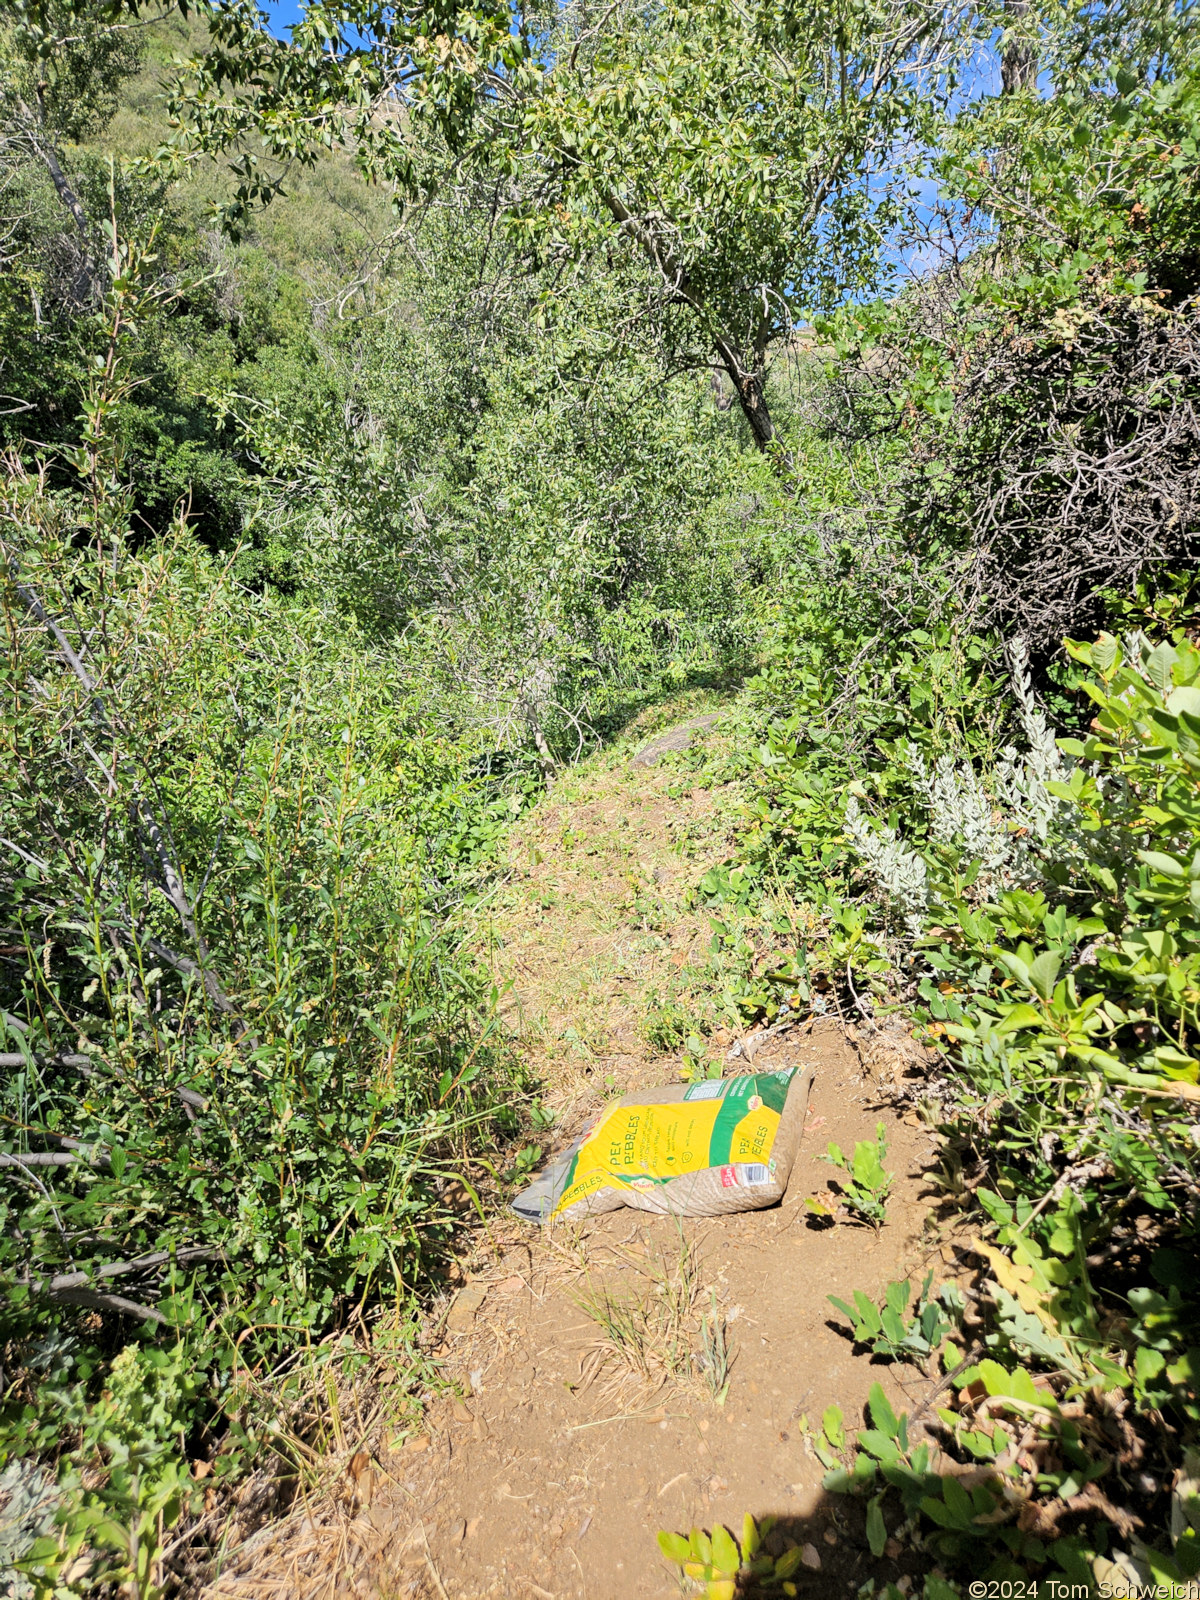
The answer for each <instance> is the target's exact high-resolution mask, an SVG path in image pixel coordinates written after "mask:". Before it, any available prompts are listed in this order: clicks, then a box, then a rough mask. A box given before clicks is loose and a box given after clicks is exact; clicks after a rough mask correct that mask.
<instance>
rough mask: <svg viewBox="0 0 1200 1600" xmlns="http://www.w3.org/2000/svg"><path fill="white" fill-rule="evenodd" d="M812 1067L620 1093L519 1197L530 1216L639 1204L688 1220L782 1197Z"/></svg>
mask: <svg viewBox="0 0 1200 1600" xmlns="http://www.w3.org/2000/svg"><path fill="white" fill-rule="evenodd" d="M811 1083H812V1073H811V1071H810V1070H805V1071H801V1070H800V1069H798V1068H796V1067H787V1068H785V1069H783V1070H782V1071H778V1072H757V1073H753V1074H750V1075H748V1076H746V1077H740V1078H719V1079H707V1080H705V1081H703V1082H701V1083H692V1084H687V1085H683V1084H679V1085H672V1086H669V1087H664V1088H661V1089H642V1090H639V1091H637V1092H635V1093H633V1094H627V1095H623V1096H622V1098H621V1099H620V1100H618V1101H616V1102H615V1103H614V1104H613V1105H611V1106H606V1107H605V1109H604V1110H603V1111H602V1112H601V1113H600V1115H599V1116H598V1117H596V1118H594V1119H593V1121H592V1122H591V1123H590V1124H589V1126H588V1127H587V1128H586V1129H585V1130H584V1132H583V1133H582V1134H581V1135H580V1137H579V1138H578V1139H577V1140H576V1141H575V1143H574V1144H573V1145H571V1146H570V1148H569V1149H568V1150H566V1151H564V1153H563V1154H562V1155H561V1156H560V1157H559V1158H558V1160H557V1161H555V1162H554V1163H552V1165H551V1166H549V1167H547V1168H546V1170H545V1171H544V1172H542V1173H541V1174H540V1175H539V1176H538V1177H537V1178H535V1179H534V1181H533V1183H531V1184H530V1186H529V1187H528V1188H527V1189H525V1190H524V1191H523V1192H522V1193H521V1194H520V1195H518V1196H517V1198H516V1200H514V1201H513V1210H514V1211H515V1212H516V1213H517V1215H518V1216H520V1217H524V1218H525V1219H526V1220H527V1221H530V1222H549V1221H550V1220H552V1219H557V1218H564V1217H565V1218H577V1217H586V1216H593V1215H595V1214H596V1213H597V1212H600V1211H615V1210H617V1209H618V1207H620V1206H633V1207H635V1208H636V1209H637V1210H639V1211H657V1212H671V1213H674V1214H675V1215H678V1216H684V1217H718V1216H722V1215H723V1214H725V1213H726V1212H730V1211H756V1210H759V1209H761V1208H762V1207H763V1206H770V1205H774V1204H775V1202H776V1201H777V1200H781V1199H782V1198H783V1193H784V1190H785V1189H786V1188H787V1183H788V1177H789V1176H790V1174H791V1170H792V1162H793V1161H794V1160H795V1156H796V1150H797V1148H798V1147H799V1144H800V1136H801V1133H802V1131H803V1127H804V1112H805V1108H806V1107H807V1104H808V1091H809V1088H810V1086H811Z"/></svg>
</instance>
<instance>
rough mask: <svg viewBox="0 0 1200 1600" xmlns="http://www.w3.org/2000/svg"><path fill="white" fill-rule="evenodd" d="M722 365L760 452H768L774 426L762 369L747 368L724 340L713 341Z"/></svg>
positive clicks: (772, 441)
mask: <svg viewBox="0 0 1200 1600" xmlns="http://www.w3.org/2000/svg"><path fill="white" fill-rule="evenodd" d="M713 342H714V345H715V348H716V352H717V355H718V356H719V357H720V360H721V365H722V366H723V367H724V368H725V371H726V372H727V373H728V374H729V381H730V382H731V383H732V384H733V388H734V393H735V394H736V395H737V397H738V400H739V401H740V402H741V407H742V415H743V416H744V417H745V419H746V421H747V422H748V423H749V424H750V432H751V433H752V434H753V435H754V442H755V444H756V445H757V446H758V448H759V449H760V450H766V449H768V448H769V447H770V446H771V445H772V444H773V443H774V441H775V424H774V423H773V422H772V421H771V412H770V410H769V408H768V406H767V397H766V394H765V392H764V388H763V373H762V371H761V369H760V368H756V367H747V366H746V364H745V363H744V362H743V361H742V360H741V358H740V356H739V355H738V352H737V351H736V350H735V349H734V347H733V346H732V345H731V344H729V343H728V342H727V341H726V340H724V339H720V338H718V339H716V340H714V341H713Z"/></svg>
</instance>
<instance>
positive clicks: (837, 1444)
mask: <svg viewBox="0 0 1200 1600" xmlns="http://www.w3.org/2000/svg"><path fill="white" fill-rule="evenodd" d="M843 1423H844V1418H843V1416H842V1408H841V1406H830V1407H829V1408H828V1410H827V1411H826V1412H825V1414H824V1416H823V1417H822V1418H821V1428H822V1430H823V1431H824V1434H825V1437H826V1438H827V1439H828V1440H829V1442H830V1444H831V1445H832V1446H833V1448H834V1449H835V1450H840V1449H842V1447H843V1446H844V1445H845V1443H846V1429H845V1427H844V1426H843Z"/></svg>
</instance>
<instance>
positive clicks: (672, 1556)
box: [658, 1529, 692, 1567]
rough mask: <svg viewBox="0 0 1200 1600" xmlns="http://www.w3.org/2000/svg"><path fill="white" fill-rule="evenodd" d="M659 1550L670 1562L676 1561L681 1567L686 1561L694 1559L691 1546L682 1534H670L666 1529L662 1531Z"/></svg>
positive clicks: (659, 1537) (659, 1536) (659, 1538)
mask: <svg viewBox="0 0 1200 1600" xmlns="http://www.w3.org/2000/svg"><path fill="white" fill-rule="evenodd" d="M658 1548H659V1549H660V1550H661V1551H662V1553H663V1555H664V1556H666V1558H667V1560H668V1561H674V1562H675V1563H676V1565H677V1566H680V1567H681V1566H682V1565H683V1563H684V1562H685V1561H690V1560H691V1559H692V1547H691V1544H690V1543H689V1542H688V1540H687V1539H686V1538H685V1536H684V1535H683V1534H682V1533H668V1532H667V1531H666V1529H662V1530H660V1532H659V1535H658Z"/></svg>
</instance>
